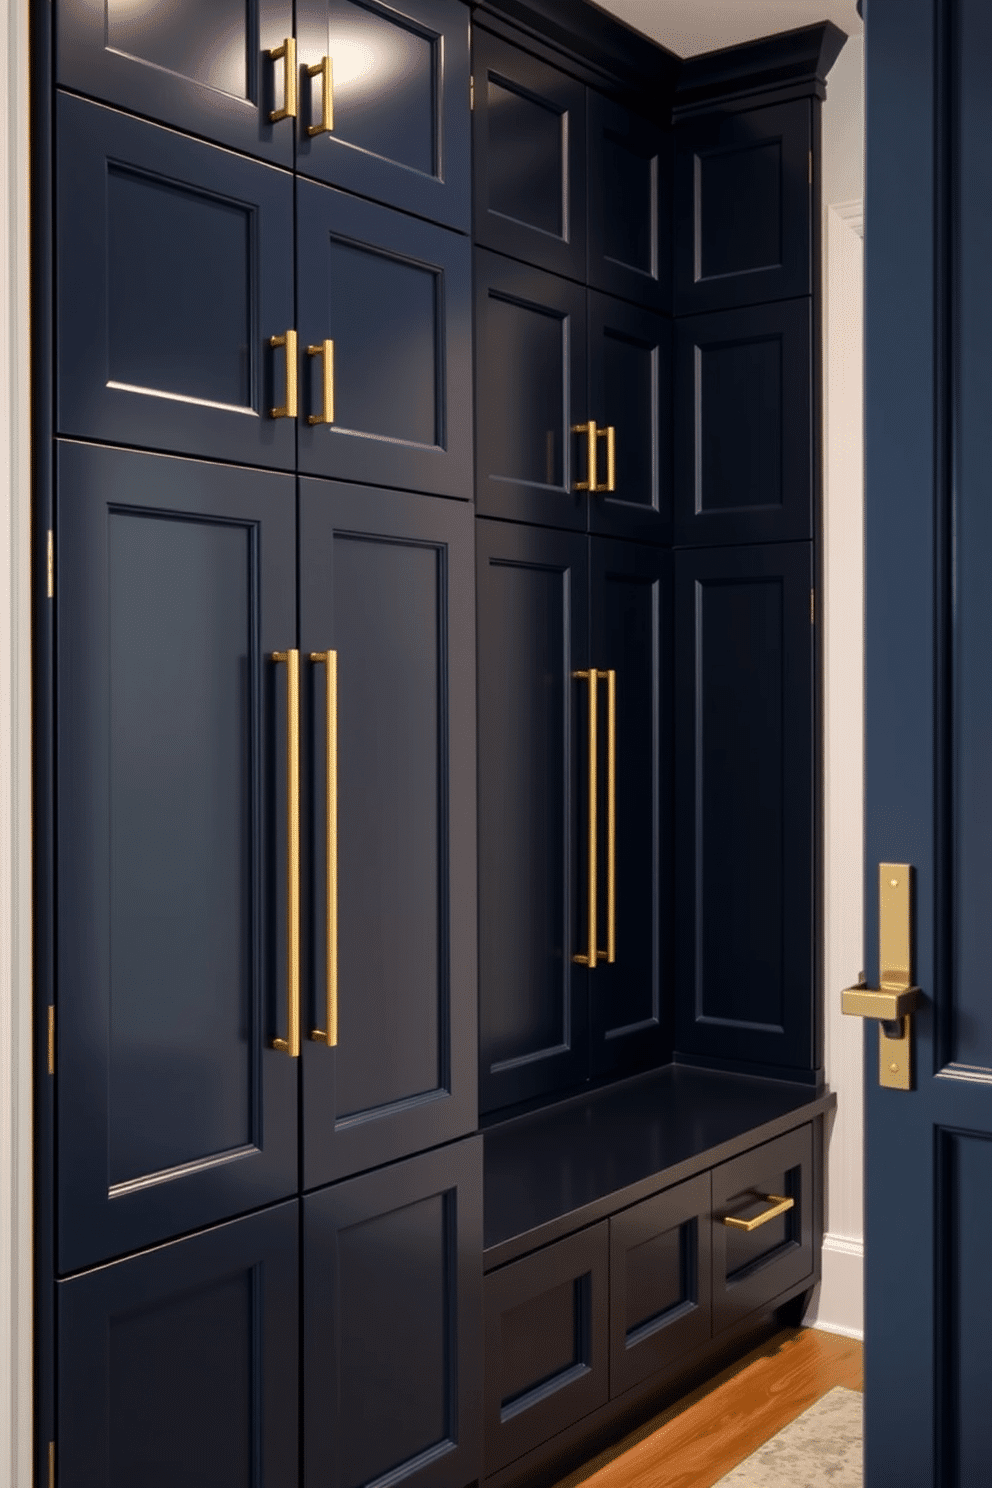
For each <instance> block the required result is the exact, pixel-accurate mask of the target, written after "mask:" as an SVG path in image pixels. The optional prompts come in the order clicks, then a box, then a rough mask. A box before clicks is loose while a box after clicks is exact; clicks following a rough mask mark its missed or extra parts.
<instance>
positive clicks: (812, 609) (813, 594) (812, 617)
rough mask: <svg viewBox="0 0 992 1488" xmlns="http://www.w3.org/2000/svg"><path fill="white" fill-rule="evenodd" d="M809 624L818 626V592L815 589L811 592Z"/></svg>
mask: <svg viewBox="0 0 992 1488" xmlns="http://www.w3.org/2000/svg"><path fill="white" fill-rule="evenodd" d="M809 623H810V625H815V624H816V590H815V589H811V590H810V591H809Z"/></svg>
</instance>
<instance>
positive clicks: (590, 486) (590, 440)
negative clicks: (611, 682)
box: [572, 419, 598, 677]
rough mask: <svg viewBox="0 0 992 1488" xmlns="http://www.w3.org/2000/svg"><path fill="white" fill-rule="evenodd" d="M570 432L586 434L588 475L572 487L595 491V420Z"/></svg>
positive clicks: (578, 425) (578, 489) (574, 426)
mask: <svg viewBox="0 0 992 1488" xmlns="http://www.w3.org/2000/svg"><path fill="white" fill-rule="evenodd" d="M572 433H573V434H584V435H585V436H586V467H587V468H586V475H587V476H588V479H587V480H584V481H576V482H575V486H574V489H575V490H576V491H595V490H598V487H597V485H596V473H597V472H596V423H595V420H594V419H590V420H589V422H588V423H587V424H573V425H572ZM575 675H576V676H577V677H578V676H585V675H586V674H585V673H584V672H582V673H579V672H576V674H575Z"/></svg>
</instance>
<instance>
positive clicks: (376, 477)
mask: <svg viewBox="0 0 992 1488" xmlns="http://www.w3.org/2000/svg"><path fill="white" fill-rule="evenodd" d="M296 200H297V221H298V237H297V254H298V258H297V262H298V266H299V274H298V280H297V294H298V305H299V328H300V358H301V372H300V377H301V398H300V425H299V430H300V438H299V464H300V469H301V470H302V471H306V472H308V473H309V474H311V475H330V476H337V477H339V478H340V479H342V480H359V481H368V482H370V483H372V484H373V485H384V486H398V487H400V488H403V489H411V490H416V491H430V492H434V493H435V494H437V495H439V496H460V497H462V498H464V499H465V500H471V497H472V285H471V280H472V265H471V248H470V245H469V242H468V240H467V238H464V237H461V236H460V235H459V234H457V233H452V232H447V231H446V230H445V229H444V228H440V227H435V226H433V224H430V223H426V222H417V221H416V220H414V219H413V218H411V217H407V216H405V215H404V214H403V213H401V212H392V211H389V210H388V209H387V208H386V207H380V206H376V205H375V204H373V203H372V202H367V201H360V200H359V199H358V198H357V197H352V196H346V195H345V194H344V193H343V192H340V191H332V190H331V189H330V187H327V186H317V185H316V184H315V183H314V182H312V181H303V180H300V181H298V182H297V186H296ZM328 339H330V340H331V341H332V342H333V351H332V354H331V356H330V358H329V359H327V360H328V362H329V365H327V366H325V365H324V363H325V356H324V354H323V353H321V354H319V355H316V354H308V350H307V348H308V347H311V348H313V350H314V352H317V350H318V349H319V348H321V347H322V346H323V344H324V342H325V341H326V340H328ZM327 378H330V379H331V391H332V395H333V396H332V403H333V407H332V409H331V415H332V416H331V420H330V422H329V423H322V422H317V420H320V419H321V418H322V417H323V412H324V403H323V398H324V391H325V384H326V379H327ZM311 421H313V422H311Z"/></svg>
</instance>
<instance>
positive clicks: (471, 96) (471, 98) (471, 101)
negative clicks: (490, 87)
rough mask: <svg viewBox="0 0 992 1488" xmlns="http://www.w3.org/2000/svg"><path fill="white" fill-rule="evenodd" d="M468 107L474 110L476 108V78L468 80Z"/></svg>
mask: <svg viewBox="0 0 992 1488" xmlns="http://www.w3.org/2000/svg"><path fill="white" fill-rule="evenodd" d="M468 106H469V108H470V109H474V108H475V78H474V77H470V78H469V80H468Z"/></svg>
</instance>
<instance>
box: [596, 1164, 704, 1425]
mask: <svg viewBox="0 0 992 1488" xmlns="http://www.w3.org/2000/svg"><path fill="white" fill-rule="evenodd" d="M709 1210H710V1175H709V1173H701V1174H700V1175H699V1177H698V1178H692V1179H690V1180H689V1182H687V1183H679V1184H677V1185H676V1186H675V1187H674V1188H669V1189H666V1190H665V1192H664V1193H660V1194H655V1196H654V1197H653V1198H650V1199H646V1200H645V1201H644V1203H643V1204H636V1205H635V1206H634V1208H632V1209H626V1210H624V1212H623V1213H622V1214H617V1215H614V1217H613V1218H612V1219H611V1220H610V1394H611V1395H619V1394H621V1393H622V1392H623V1391H624V1390H629V1389H630V1388H631V1386H632V1385H636V1384H639V1383H640V1382H641V1380H643V1379H647V1377H648V1375H655V1376H658V1377H659V1378H660V1377H661V1376H663V1375H666V1374H672V1373H674V1372H675V1371H676V1370H677V1369H678V1367H679V1363H680V1361H681V1360H682V1359H683V1358H684V1357H685V1355H686V1354H688V1353H690V1352H691V1351H692V1350H693V1349H694V1348H698V1347H699V1345H700V1344H703V1343H705V1342H706V1341H707V1339H708V1338H709V1336H710V1316H711V1314H710V1246H711V1240H710V1226H709V1223H708V1216H709Z"/></svg>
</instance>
